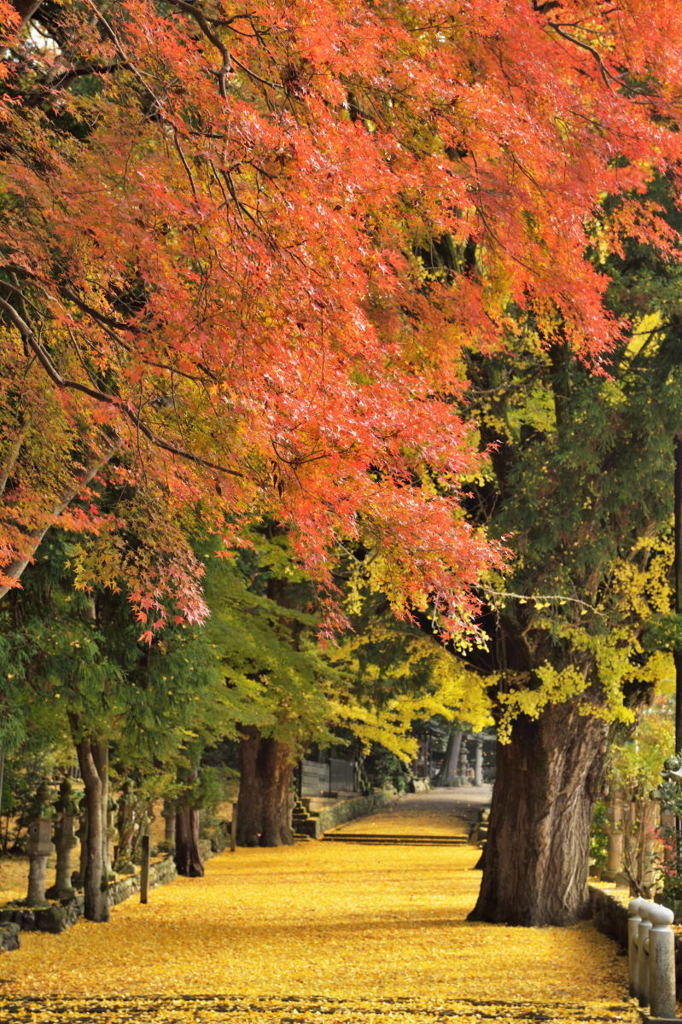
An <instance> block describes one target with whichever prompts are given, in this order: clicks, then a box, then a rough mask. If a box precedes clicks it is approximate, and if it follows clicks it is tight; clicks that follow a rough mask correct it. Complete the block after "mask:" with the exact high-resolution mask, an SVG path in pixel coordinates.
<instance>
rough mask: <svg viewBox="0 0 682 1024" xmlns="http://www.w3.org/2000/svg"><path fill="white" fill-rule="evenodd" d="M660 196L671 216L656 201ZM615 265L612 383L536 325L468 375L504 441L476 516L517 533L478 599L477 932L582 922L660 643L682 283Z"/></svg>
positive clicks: (489, 430)
mask: <svg viewBox="0 0 682 1024" xmlns="http://www.w3.org/2000/svg"><path fill="white" fill-rule="evenodd" d="M653 192H654V194H655V195H656V196H657V198H658V200H659V201H660V202H661V206H662V208H664V207H665V206H668V207H670V196H669V190H668V188H667V187H666V188H663V187H662V185H661V183H658V184H657V185H656V186H655V188H654V189H653ZM615 205H616V206H617V203H616V204H615ZM670 217H671V222H674V220H675V214H674V212H673V211H672V210H670ZM608 268H609V270H610V272H611V274H612V277H613V285H612V288H611V290H610V294H609V301H610V302H611V303H612V305H613V306H614V308H615V309H617V310H618V312H619V313H622V312H625V311H626V310H627V311H628V312H629V313H630V315H631V317H632V318H633V323H632V328H631V332H630V337H629V339H627V340H626V341H625V342H624V343H623V344H622V345H621V346H619V347H618V348H617V349H616V350H614V351H613V352H612V353H611V356H610V358H609V360H608V362H607V364H606V369H607V370H608V376H603V377H599V376H596V375H594V374H591V373H588V372H587V371H586V369H585V367H584V366H583V365H581V364H580V362H579V361H576V360H575V359H574V358H572V354H571V352H570V348H569V346H568V345H566V344H561V343H560V342H559V340H558V339H557V340H555V342H554V344H553V345H552V346H551V347H550V348H549V349H547V348H546V346H543V344H542V339H541V337H540V334H539V331H538V327H537V324H536V323H535V322H534V321H533V320H532V319H528V320H526V321H525V322H524V323H523V325H521V324H520V336H523V337H525V347H523V348H522V347H521V346H520V345H519V346H517V349H516V353H515V357H514V359H511V358H509V359H505V358H494V359H491V360H487V361H482V360H480V359H478V358H472V359H471V360H470V364H469V371H470V377H471V381H472V388H471V391H470V395H469V400H470V402H471V411H472V414H473V415H474V416H475V418H476V420H477V421H478V422H479V424H480V425H481V432H482V437H483V438H484V439H489V440H492V439H493V438H495V439H496V440H497V446H496V449H495V452H494V454H493V457H492V468H493V473H492V474H491V475H490V477H489V478H488V479H487V480H486V481H485V482H483V481H481V482H480V483H479V485H474V488H473V491H474V495H475V498H472V509H473V508H474V507H475V509H476V513H475V514H476V515H477V517H478V518H479V519H481V520H485V521H486V523H487V526H488V529H489V530H490V532H491V533H492V534H495V533H499V534H503V533H506V532H507V531H512V532H513V534H514V540H513V543H514V547H515V549H516V552H517V558H516V560H515V564H514V569H513V572H512V574H511V575H510V576H509V577H508V578H507V579H506V580H505V581H504V584H500V585H499V590H501V591H506V596H505V595H504V594H500V593H497V594H496V593H494V591H495V587H494V586H493V587H492V588H491V590H490V591H488V592H487V597H488V601H489V610H488V615H487V616H486V621H487V625H488V632H489V635H490V640H491V643H490V648H489V651H488V652H487V654H486V655H484V656H482V657H481V659H480V660H479V668H483V667H487V669H488V671H489V672H490V673H491V677H490V679H491V684H492V686H491V690H492V692H493V695H494V698H495V701H496V709H497V710H496V716H497V720H498V725H499V727H500V729H501V732H502V733H503V738H507V739H511V742H509V743H505V744H501V745H499V746H498V779H497V781H496V783H495V789H494V794H493V806H492V812H491V832H490V840H489V843H488V846H487V849H486V857H485V868H484V874H483V883H482V888H481V893H480V896H479V900H478V903H477V906H476V908H475V910H474V912H473V915H472V916H473V917H475V918H477V919H483V920H493V921H506V922H509V923H515V924H534V925H543V924H551V923H558V924H562V923H567V922H570V921H573V920H575V918H576V917H577V916H578V915H579V914H580V913H581V911H582V909H583V906H584V901H585V896H586V888H585V883H586V876H587V862H588V850H589V833H590V825H591V819H592V805H593V802H594V799H595V797H596V796H597V795H598V793H599V786H600V777H601V773H602V769H603V765H604V757H605V753H606V746H607V740H608V731H609V725H608V723H609V721H613V720H614V719H618V718H621V719H625V720H627V719H628V717H629V713H628V707H632V706H633V705H637V704H641V703H642V702H643V701H646V700H648V699H650V697H651V693H652V691H653V689H654V687H655V686H656V683H657V682H660V678H659V677H660V676H661V663H662V659H661V657H660V655H659V650H660V649H661V647H665V646H668V647H669V646H670V643H669V640H670V633H671V626H670V619H671V617H670V615H669V601H670V584H669V578H668V573H669V570H670V559H669V558H668V557H667V556H666V555H665V550H666V545H661V543H660V541H659V540H657V535H658V536H659V537H660V536H661V534H662V533H665V531H666V530H667V531H669V529H670V521H671V517H672V480H673V442H674V438H675V436H676V434H677V431H678V429H679V413H680V408H681V407H682V331H681V329H680V327H681V324H682V320H681V318H680V304H679V268H678V267H677V266H676V265H674V264H671V263H668V264H667V265H666V264H665V263H664V262H662V261H661V260H660V259H658V258H657V257H656V255H655V253H654V252H653V251H652V250H651V249H650V248H647V247H646V246H645V245H643V244H641V243H633V244H631V245H629V246H628V248H627V250H626V251H624V252H623V253H622V254H621V256H619V257H617V258H615V257H612V258H609V260H608ZM669 547H670V545H669V543H668V544H667V548H669ZM647 620H649V621H648V624H647ZM673 627H674V623H673ZM678 630H679V627H678ZM672 631H673V632H674V628H673V630H672ZM669 672H670V669H669V665H666V666H664V667H663V674H664V675H665V674H667V675H669Z"/></svg>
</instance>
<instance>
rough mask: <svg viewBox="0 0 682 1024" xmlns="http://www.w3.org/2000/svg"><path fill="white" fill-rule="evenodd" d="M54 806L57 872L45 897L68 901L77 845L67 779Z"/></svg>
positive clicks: (73, 808)
mask: <svg viewBox="0 0 682 1024" xmlns="http://www.w3.org/2000/svg"><path fill="white" fill-rule="evenodd" d="M54 806H55V810H56V811H57V815H58V817H57V821H56V823H55V829H54V843H55V847H56V849H57V872H56V877H55V883H54V885H53V886H52V888H51V889H49V890H48V892H47V895H48V896H50V897H51V898H52V899H56V900H65V899H70V898H71V897H72V896H73V894H74V891H73V889H72V887H71V852H72V850H73V848H74V846H75V845H76V843H77V840H76V836H75V835H74V827H73V826H74V820H75V818H76V816H77V814H78V807H77V806H76V802H75V800H74V798H73V789H72V786H71V781H70V780H69V779H64V780H63V782H62V784H61V786H60V787H59V797H58V799H57V801H56V803H55V805H54Z"/></svg>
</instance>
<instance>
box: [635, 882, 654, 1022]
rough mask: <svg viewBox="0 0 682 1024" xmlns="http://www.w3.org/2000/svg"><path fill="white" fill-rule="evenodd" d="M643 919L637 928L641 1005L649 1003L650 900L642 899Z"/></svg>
mask: <svg viewBox="0 0 682 1024" xmlns="http://www.w3.org/2000/svg"><path fill="white" fill-rule="evenodd" d="M639 912H640V915H641V918H642V920H641V921H640V922H639V928H638V929H637V986H638V989H639V991H638V992H637V998H638V1000H639V1005H640V1006H648V1005H649V935H650V933H651V921H650V920H649V901H648V900H642V903H641V906H640V911H639Z"/></svg>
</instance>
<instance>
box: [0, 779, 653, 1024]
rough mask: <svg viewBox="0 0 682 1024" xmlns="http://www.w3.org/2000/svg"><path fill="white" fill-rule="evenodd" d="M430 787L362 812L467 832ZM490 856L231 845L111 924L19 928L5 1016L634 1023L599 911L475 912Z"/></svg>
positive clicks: (378, 823)
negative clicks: (559, 914)
mask: <svg viewBox="0 0 682 1024" xmlns="http://www.w3.org/2000/svg"><path fill="white" fill-rule="evenodd" d="M427 797H428V795H427V794H424V795H422V794H416V795H415V796H414V797H411V798H408V799H407V801H405V802H404V803H402V804H398V806H397V807H396V808H393V809H392V810H391V811H389V812H384V813H383V814H381V813H379V814H378V815H376V816H374V818H373V819H368V820H366V821H365V822H364V823H363V826H362V827H363V829H364V830H365V831H367V832H375V833H380V832H382V831H383V832H385V833H390V834H391V835H396V834H398V833H400V831H401V830H402V831H403V832H405V833H409V834H412V835H415V834H420V833H421V834H427V833H429V832H430V831H433V833H434V834H441V835H442V834H445V833H447V832H448V831H449V833H450V834H455V833H456V831H457V830H459V831H461V826H460V825H458V823H457V822H456V820H455V819H454V818H453V816H452V811H451V809H448V808H447V807H446V806H445V805H443V807H444V811H443V814H442V815H441V817H440V818H438V814H437V805H436V804H435V803H434V801H433V800H431V801H429V800H428V799H427ZM420 798H422V799H420ZM420 808H423V814H420ZM434 808H435V810H434ZM434 814H435V816H436V817H435V818H434ZM420 821H421V828H420V827H417V826H419V822H420ZM426 823H428V825H429V826H430V827H429V828H425V827H424V826H425V824H426ZM350 827H351V826H349V828H350ZM352 827H353V829H354V830H356V831H357V828H358V823H353V825H352ZM477 857H478V851H477V850H476V849H474V848H472V847H466V846H461V847H456V846H452V847H450V846H421V845H411V846H399V845H386V846H382V845H372V846H365V845H363V844H362V843H338V844H337V843H321V842H315V841H311V842H308V843H300V844H296V845H295V846H293V847H283V848H279V849H274V850H266V849H262V850H261V849H255V850H238V851H237V852H236V853H234V854H229V853H226V854H222V855H221V856H219V857H216V858H214V859H213V860H211V861H209V862H208V864H207V865H206V877H205V878H203V879H178V881H177V882H174V883H173V884H171V885H167V886H165V887H163V888H160V889H155V890H154V891H153V892H152V894H151V897H150V903H149V904H148V905H147V906H142V905H140V904H139V903H137V902H135V901H134V900H129V901H128V902H127V903H124V904H121V905H120V906H118V907H115V908H113V910H112V914H111V921H110V922H109V923H108V924H106V925H101V924H100V925H97V924H91V923H88V922H82V923H79V924H78V925H76V926H75V927H74V928H72V929H71V930H70V931H68V932H65V933H64V934H62V935H48V934H42V933H27V934H24V935H22V946H21V949H20V950H18V951H16V952H13V953H7V954H3V955H2V957H1V958H0V992H1V993H2V996H1V997H0V1021H2V1022H3V1024H4V1022H5V1021H7V1022H9V1021H12V1022H13V1024H14V1022H16V1024H28V1022H30V1024H43V1022H45V1024H47V1022H50V1024H51V1022H53V1021H54V1022H56V1021H65V1022H69V1024H91V1022H94V1021H97V1022H98V1024H128V1022H135V1024H188V1022H193V1024H227V1022H229V1024H247V1021H248V1022H249V1024H251V1022H255V1024H275V1022H276V1024H313V1022H317V1024H389V1022H390V1024H437V1022H447V1024H488V1022H491V1021H496V1020H504V1021H509V1022H510V1024H542V1022H546V1021H557V1022H567V1024H591V1022H595V1024H596V1022H599V1024H614V1022H617V1021H628V1022H630V1021H633V1020H634V1016H633V1013H632V1011H631V1010H630V1008H629V1006H628V1005H627V1004H626V1003H625V1002H624V998H625V994H626V980H625V969H624V961H623V958H621V957H619V956H618V955H617V950H616V947H615V946H614V945H613V943H612V942H610V940H608V939H607V938H605V937H604V936H602V935H599V934H598V933H597V932H596V931H594V930H593V929H592V928H591V927H590V926H589V925H588V924H583V925H579V926H577V927H574V928H568V929H558V928H545V929H525V928H505V927H500V926H493V925H485V924H480V923H468V922H467V921H466V920H465V918H466V914H467V912H468V910H469V909H470V908H471V906H472V905H473V902H474V899H475V895H476V891H477V887H478V884H479V879H480V874H479V872H477V871H475V870H473V865H474V864H475V862H476V860H477Z"/></svg>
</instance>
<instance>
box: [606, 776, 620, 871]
mask: <svg viewBox="0 0 682 1024" xmlns="http://www.w3.org/2000/svg"><path fill="white" fill-rule="evenodd" d="M607 832H608V847H607V854H606V868H605V870H604V871H603V872H602V878H603V879H604V880H605V881H607V882H618V881H621V880H622V878H623V796H622V793H620V792H616V793H614V794H613V796H612V797H611V799H610V801H609V808H608V826H607Z"/></svg>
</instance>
